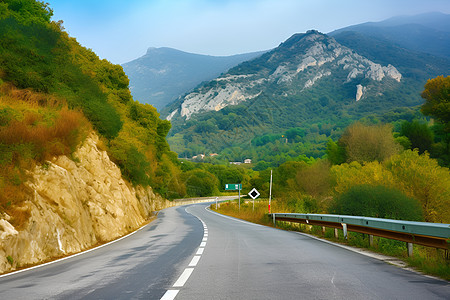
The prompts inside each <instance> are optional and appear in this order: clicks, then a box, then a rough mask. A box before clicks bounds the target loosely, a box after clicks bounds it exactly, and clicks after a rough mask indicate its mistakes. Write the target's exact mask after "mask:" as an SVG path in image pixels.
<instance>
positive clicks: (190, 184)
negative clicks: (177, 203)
mask: <svg viewBox="0 0 450 300" xmlns="http://www.w3.org/2000/svg"><path fill="white" fill-rule="evenodd" d="M183 178H184V182H185V185H186V191H187V194H188V195H189V196H192V197H205V196H212V195H214V194H216V193H218V190H217V185H218V180H217V177H216V176H214V175H213V174H211V173H209V172H208V171H205V170H200V169H194V170H191V171H187V172H186V173H184V174H183Z"/></svg>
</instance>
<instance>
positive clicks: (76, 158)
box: [0, 134, 172, 273]
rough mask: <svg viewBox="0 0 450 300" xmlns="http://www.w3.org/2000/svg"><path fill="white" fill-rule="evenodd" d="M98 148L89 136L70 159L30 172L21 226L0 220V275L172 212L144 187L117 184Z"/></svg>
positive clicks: (116, 176)
mask: <svg viewBox="0 0 450 300" xmlns="http://www.w3.org/2000/svg"><path fill="white" fill-rule="evenodd" d="M98 145H99V140H98V137H97V135H95V134H91V135H90V136H89V137H88V138H87V139H86V140H85V141H84V143H83V145H82V146H81V147H79V148H78V150H77V151H76V152H75V153H74V154H73V157H72V159H70V158H69V157H67V156H60V157H57V158H55V159H54V160H53V161H51V162H47V163H46V164H45V165H44V166H37V167H36V168H35V170H34V171H33V172H31V174H30V180H29V181H28V182H26V190H27V194H28V199H27V201H26V202H25V203H24V205H23V207H22V209H24V210H28V211H29V213H30V218H29V219H28V221H27V222H26V224H23V225H22V226H20V228H14V227H13V226H12V225H11V224H10V222H9V220H10V217H9V216H8V215H0V273H3V272H7V271H11V270H14V269H16V268H18V267H20V266H25V265H29V264H36V263H41V262H43V261H46V260H49V259H51V258H53V257H58V256H61V255H67V254H70V253H75V252H80V251H82V250H84V249H87V248H90V247H92V246H94V245H96V244H99V243H104V242H107V241H110V240H113V239H116V238H118V237H120V236H123V235H125V234H127V233H129V232H131V231H133V230H135V229H137V228H139V227H140V226H142V225H143V224H144V223H145V222H146V221H147V220H148V219H149V217H150V216H151V214H152V211H156V210H160V209H163V208H166V207H168V206H172V202H170V201H167V200H165V199H163V198H161V197H160V196H159V195H155V194H154V193H153V191H152V189H151V188H150V187H146V188H143V187H140V186H138V187H133V186H132V185H130V184H129V183H128V182H126V181H125V180H123V178H122V175H121V172H120V169H119V168H118V167H117V166H116V165H115V164H114V163H113V162H111V160H110V159H109V157H108V155H107V153H106V152H105V151H102V150H101V149H100V147H99V146H98Z"/></svg>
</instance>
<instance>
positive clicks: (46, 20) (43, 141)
mask: <svg viewBox="0 0 450 300" xmlns="http://www.w3.org/2000/svg"><path fill="white" fill-rule="evenodd" d="M51 16H52V10H51V9H50V7H49V6H48V4H44V3H43V2H39V1H32V0H6V1H1V2H0V149H1V151H0V153H1V154H0V165H1V166H0V170H1V171H0V189H1V192H0V207H1V210H2V212H6V213H8V214H10V215H13V216H17V218H18V220H17V221H16V222H15V225H18V224H19V223H20V222H22V221H23V220H19V219H23V218H26V214H25V213H24V216H22V217H20V213H19V211H20V209H18V207H19V206H20V203H21V201H23V200H24V199H23V198H21V197H20V195H21V189H23V184H22V183H23V182H24V181H25V180H26V178H27V171H26V170H29V169H30V168H31V167H32V166H33V165H35V164H41V165H42V166H43V167H45V164H46V161H47V160H51V159H52V157H54V156H57V155H61V154H64V155H69V156H70V155H71V153H72V152H73V151H74V150H75V148H76V147H77V145H79V143H80V142H81V141H82V140H83V139H84V138H85V137H86V136H87V135H88V133H89V131H90V130H91V129H92V128H93V129H94V130H96V131H97V132H98V133H99V134H100V135H101V138H102V142H103V144H104V147H105V149H106V150H107V151H108V153H109V155H110V157H111V158H112V160H113V161H114V162H116V163H117V164H118V165H119V166H120V168H121V170H122V174H123V175H124V176H125V177H126V178H127V179H128V180H129V181H131V182H132V183H133V184H142V185H151V186H153V187H154V189H155V190H156V191H157V192H158V193H160V194H161V195H163V196H165V197H174V196H179V195H184V193H185V189H184V185H183V184H182V183H181V182H180V181H179V176H180V173H181V171H180V169H179V163H178V160H177V155H176V154H175V153H173V152H171V151H170V149H169V146H168V144H167V142H166V140H165V137H166V135H167V133H168V132H169V130H170V123H169V122H168V121H163V120H161V119H160V118H159V114H158V113H157V111H156V109H155V108H154V107H152V106H150V105H144V104H140V103H138V102H135V101H133V99H132V97H131V95H130V91H129V89H128V85H129V81H128V78H127V76H126V75H125V73H124V72H123V70H122V67H120V66H118V65H113V64H111V63H109V62H108V61H107V60H100V59H99V58H98V56H97V55H96V54H95V53H94V52H92V51H91V50H90V49H86V48H84V47H82V46H81V45H80V44H79V43H78V42H77V41H76V40H75V39H74V38H72V37H69V35H68V34H67V33H66V32H65V31H64V28H63V26H62V22H61V21H60V22H53V21H50V18H51ZM73 159H74V160H76V158H73Z"/></svg>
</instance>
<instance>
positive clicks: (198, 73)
mask: <svg viewBox="0 0 450 300" xmlns="http://www.w3.org/2000/svg"><path fill="white" fill-rule="evenodd" d="M264 52H265V51H260V52H253V53H246V54H238V55H232V56H211V55H201V54H194V53H188V52H184V51H180V50H177V49H173V48H168V47H161V48H155V47H150V48H148V50H147V53H146V54H145V55H144V56H142V57H140V58H137V59H135V60H133V61H130V62H128V63H125V64H123V65H122V67H123V69H124V71H125V73H126V74H127V76H128V78H129V79H130V90H131V94H132V95H133V98H134V99H135V100H138V101H139V102H141V103H148V104H151V105H153V106H155V107H156V108H157V109H158V110H161V109H162V108H164V107H165V106H166V105H167V104H169V103H171V102H172V101H174V100H175V99H177V98H178V97H179V96H181V95H182V94H184V93H186V92H188V91H190V90H191V89H193V88H194V87H196V86H197V85H198V84H200V83H201V82H203V81H207V80H211V79H213V78H215V77H217V76H219V75H220V74H221V73H223V72H226V71H227V70H228V69H230V68H231V67H234V66H236V65H238V64H239V63H241V62H243V61H246V60H250V59H252V58H255V57H257V56H259V55H261V54H262V53H264Z"/></svg>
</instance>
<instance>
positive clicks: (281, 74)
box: [168, 31, 402, 119]
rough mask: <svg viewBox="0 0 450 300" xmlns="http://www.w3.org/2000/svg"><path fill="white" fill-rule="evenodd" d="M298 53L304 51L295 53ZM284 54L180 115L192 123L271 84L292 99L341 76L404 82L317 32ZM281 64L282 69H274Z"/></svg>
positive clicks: (222, 82) (207, 93) (223, 83)
mask: <svg viewBox="0 0 450 300" xmlns="http://www.w3.org/2000/svg"><path fill="white" fill-rule="evenodd" d="M296 43H298V44H296ZM282 45H283V44H282ZM282 45H281V46H280V47H282ZM299 45H300V46H299ZM296 49H301V51H300V50H299V51H298V53H295V50H296ZM284 51H285V49H284V50H283V51H279V52H277V50H276V49H275V50H274V51H273V53H272V54H270V57H269V58H268V59H267V63H268V65H270V67H267V68H265V67H264V64H262V66H258V68H259V70H260V71H259V72H257V73H255V74H247V75H223V76H221V77H219V78H217V79H216V80H215V81H212V84H210V85H209V86H208V87H206V86H204V87H201V88H200V89H199V90H197V91H195V92H192V93H190V94H188V95H186V96H185V97H184V99H183V102H182V103H181V107H180V110H179V111H180V115H181V116H182V117H186V119H189V118H190V117H191V116H192V115H193V114H195V113H198V112H202V111H212V110H216V111H217V110H220V109H223V108H224V107H226V106H229V105H237V104H239V103H242V102H244V101H247V100H249V99H253V98H255V97H257V96H258V95H259V94H261V93H262V92H264V90H265V89H266V88H267V84H274V83H276V84H278V85H281V86H282V88H283V89H284V90H285V91H283V93H281V94H282V95H287V94H290V95H291V94H292V93H301V92H303V91H304V90H306V89H309V88H311V87H313V86H314V85H315V84H317V82H320V80H321V79H322V78H323V77H325V76H331V74H333V75H336V76H340V78H341V79H340V80H342V84H346V83H350V82H352V81H353V82H354V84H355V85H356V84H358V83H359V82H361V80H362V79H369V80H373V81H377V82H381V81H383V80H385V79H386V78H390V79H393V80H395V81H397V82H400V81H401V79H402V74H401V73H400V72H399V71H398V70H397V69H396V68H395V67H394V66H392V65H388V66H382V65H381V64H378V63H375V62H373V61H371V60H369V59H367V58H365V57H363V56H361V55H359V54H357V53H355V52H354V51H353V50H351V49H349V48H347V47H345V46H342V45H341V44H339V43H338V42H337V41H336V40H335V39H334V38H331V37H329V36H326V35H323V34H321V33H319V32H317V31H309V32H308V34H307V35H306V36H304V37H303V38H301V39H300V40H298V41H296V42H293V43H292V45H290V47H289V51H290V54H289V56H286V57H285V52H284ZM277 61H278V63H279V65H278V66H276V65H275V67H274V66H273V65H274V64H275V62H277ZM269 69H270V70H269ZM343 74H345V75H344V76H345V77H344V76H343ZM342 77H343V78H342ZM365 85H366V87H362V86H361V87H357V93H356V99H357V101H359V100H360V99H361V97H363V94H364V92H365V91H367V92H368V91H370V83H368V84H365ZM297 86H300V89H299V88H297ZM358 86H359V85H358ZM176 115H177V111H173V112H172V113H171V114H170V115H169V117H168V119H172V118H174V117H175V116H176Z"/></svg>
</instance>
